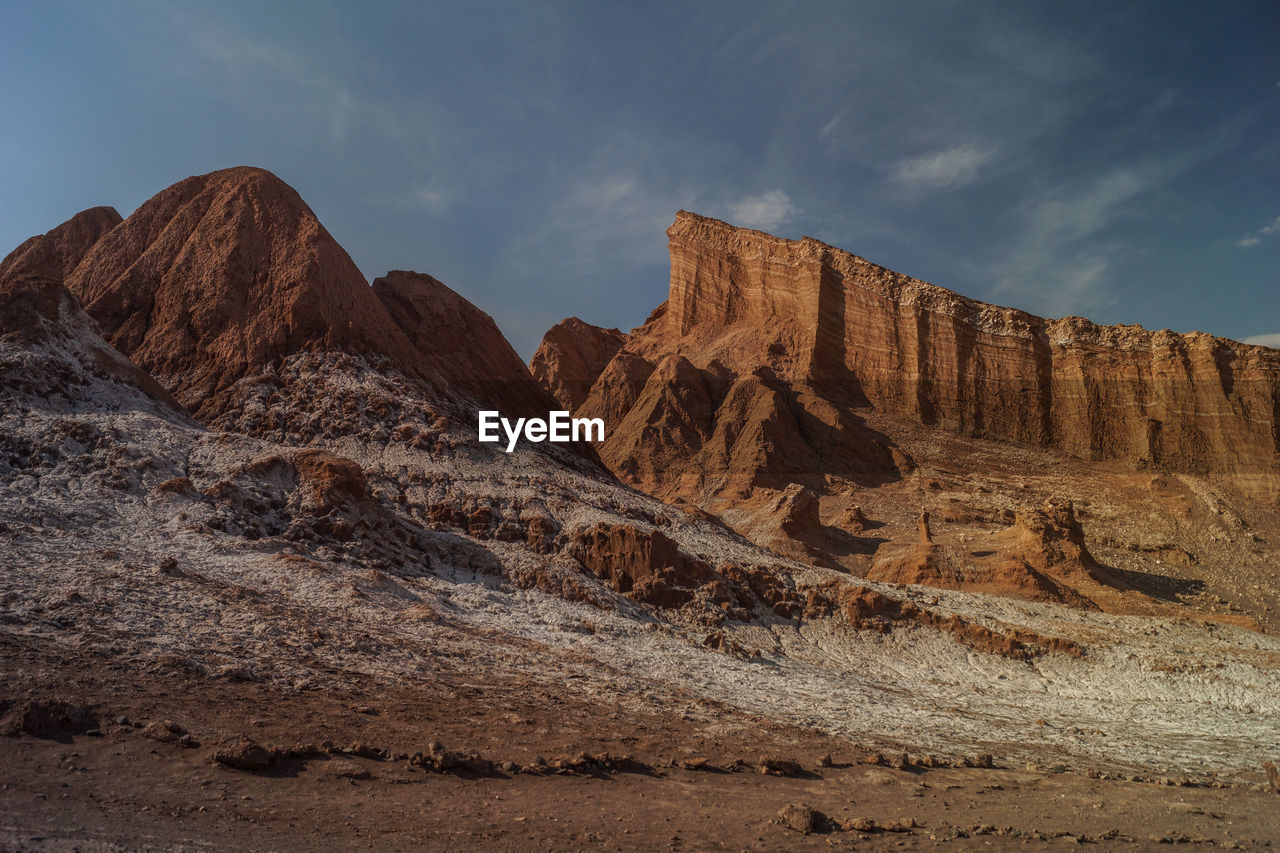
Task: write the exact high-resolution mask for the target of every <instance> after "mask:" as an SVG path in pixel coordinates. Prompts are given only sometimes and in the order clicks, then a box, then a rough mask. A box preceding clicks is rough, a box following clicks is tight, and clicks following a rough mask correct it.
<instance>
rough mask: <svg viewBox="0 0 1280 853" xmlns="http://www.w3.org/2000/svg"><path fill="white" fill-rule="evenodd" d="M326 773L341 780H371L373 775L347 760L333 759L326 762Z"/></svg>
mask: <svg viewBox="0 0 1280 853" xmlns="http://www.w3.org/2000/svg"><path fill="white" fill-rule="evenodd" d="M325 771H326V772H328V773H329V775H331V776H337V777H339V778H341V779H370V778H372V777H373V774H372V773H370V772H369V771H368V769H367V768H364V767H361V766H360V765H359V764H357V763H356V762H354V761H351V760H350V759H347V758H331V759H329V760H328V761H327V762H325Z"/></svg>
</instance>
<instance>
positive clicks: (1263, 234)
mask: <svg viewBox="0 0 1280 853" xmlns="http://www.w3.org/2000/svg"><path fill="white" fill-rule="evenodd" d="M1276 234H1280V216H1277V217H1276V218H1275V219H1273V220H1271V221H1270V222H1268V223H1267V224H1266V225H1264V226H1262V227H1261V228H1259V229H1258V230H1257V231H1254V232H1253V233H1252V234H1247V235H1245V236H1244V237H1241V238H1240V239H1239V240H1237V241H1236V245H1237V246H1239V247H1240V248H1242V249H1248V248H1249V247H1250V246H1256V245H1258V244H1259V243H1261V242H1262V241H1263V240H1265V239H1267V238H1268V237H1272V236H1274V235H1276Z"/></svg>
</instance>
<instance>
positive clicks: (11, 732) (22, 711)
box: [0, 699, 98, 738]
mask: <svg viewBox="0 0 1280 853" xmlns="http://www.w3.org/2000/svg"><path fill="white" fill-rule="evenodd" d="M96 728H98V718H97V715H96V714H94V712H93V711H92V710H90V709H89V708H88V707H86V706H84V705H80V704H77V703H75V702H66V701H63V700H60V699H49V700H33V701H29V702H23V703H21V704H19V705H17V706H15V707H13V708H10V709H9V710H8V711H7V712H5V714H4V716H3V717H0V734H4V735H6V736H8V737H17V736H18V735H33V736H35V737H44V738H49V737H58V736H59V735H77V734H85V733H87V732H88V731H90V730H92V729H96Z"/></svg>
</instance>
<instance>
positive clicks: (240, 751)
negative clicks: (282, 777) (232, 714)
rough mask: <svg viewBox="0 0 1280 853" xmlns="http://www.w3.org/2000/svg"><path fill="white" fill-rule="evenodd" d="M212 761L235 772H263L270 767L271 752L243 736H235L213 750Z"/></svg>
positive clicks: (224, 740)
mask: <svg viewBox="0 0 1280 853" xmlns="http://www.w3.org/2000/svg"><path fill="white" fill-rule="evenodd" d="M213 760H214V761H217V762H218V763H219V764H225V765H227V766H228V767H234V768H236V769H237V770H265V769H267V768H268V767H269V766H271V752H270V751H269V750H267V748H266V747H264V746H261V745H259V744H258V743H256V742H254V741H253V740H251V739H249V738H247V737H245V736H244V735H236V736H234V737H229V738H225V739H223V741H222V742H221V743H219V744H218V746H217V747H215V748H214V750H213Z"/></svg>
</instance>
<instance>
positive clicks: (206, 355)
mask: <svg viewBox="0 0 1280 853" xmlns="http://www.w3.org/2000/svg"><path fill="white" fill-rule="evenodd" d="M66 284H67V287H68V289H69V290H71V292H72V293H74V294H75V295H76V296H77V298H79V300H80V301H81V303H82V304H83V305H84V307H85V310H86V311H88V313H89V314H90V315H91V316H92V317H93V318H94V319H95V320H97V321H98V324H99V325H100V326H101V327H102V331H103V334H104V336H105V337H106V338H107V340H108V342H110V343H111V344H112V345H113V346H115V347H116V348H117V349H119V350H120V351H122V352H123V353H125V354H126V355H127V356H129V357H130V358H131V359H132V360H133V361H134V362H136V363H137V364H138V365H139V366H141V367H143V368H144V369H146V370H147V371H148V372H150V373H151V374H152V375H153V376H154V377H155V378H156V379H158V380H159V381H160V383H161V384H162V385H164V386H165V387H166V388H168V389H170V390H171V391H172V392H173V393H174V395H175V396H176V397H177V398H178V399H179V400H180V401H181V402H182V403H183V404H184V405H186V406H187V407H188V408H189V409H190V410H191V411H192V412H193V413H195V414H196V415H197V417H199V418H201V419H202V420H206V421H210V420H214V419H216V418H217V416H219V415H221V414H223V413H224V412H223V409H224V407H226V406H228V405H231V403H232V401H233V399H234V398H233V395H232V394H231V393H230V389H231V388H232V386H233V385H234V384H235V383H236V382H237V381H239V380H240V379H242V378H245V377H247V376H254V375H257V374H258V373H260V372H261V371H262V368H264V367H265V366H267V365H269V364H271V363H273V362H274V361H275V360H277V359H279V358H280V357H283V356H286V355H289V354H292V353H296V352H300V351H303V350H306V349H321V350H329V349H341V350H344V351H348V352H352V353H355V354H365V355H371V356H381V357H384V358H389V359H391V360H392V362H394V363H395V364H396V365H398V366H401V367H402V368H403V369H405V370H409V371H414V370H416V369H417V363H418V362H419V361H420V360H421V359H420V357H419V356H418V355H417V354H416V351H415V349H414V347H413V346H412V345H411V344H410V343H409V341H408V339H407V338H406V337H405V335H404V332H403V331H402V330H401V329H400V327H399V326H397V325H396V324H395V322H393V321H392V319H391V317H390V316H389V315H388V314H387V312H386V309H385V308H383V307H382V304H381V303H380V302H379V301H378V299H377V298H376V297H375V295H374V293H373V291H372V290H371V289H370V288H369V287H368V284H367V282H366V281H365V279H364V276H363V275H362V274H361V273H360V271H359V269H357V268H356V266H355V264H354V263H353V262H352V261H351V258H350V257H348V256H347V253H346V252H344V251H343V250H342V247H341V246H339V245H338V244H337V242H335V241H334V239H333V238H332V237H331V236H329V233H328V232H327V231H326V230H325V229H324V226H322V225H321V224H320V222H319V220H317V219H316V216H315V214H314V213H313V212H312V211H311V209H310V208H309V207H307V205H306V204H305V203H304V202H303V201H302V199H301V198H299V197H298V194H297V193H296V192H294V190H293V189H292V188H290V187H289V186H288V185H286V184H285V183H284V182H283V181H281V180H280V179H279V178H277V177H276V176H274V175H272V174H271V173H270V172H267V171H265V170H263V169H253V168H248V167H239V168H234V169H224V170H222V171H219V172H212V173H210V174H207V175H199V176H196V177H191V178H187V179H186V180H183V181H180V182H178V183H176V184H174V185H173V186H171V187H169V188H168V189H166V190H164V191H163V192H161V193H160V194H158V195H156V196H154V197H153V198H151V199H150V200H148V201H146V202H145V203H143V204H142V206H141V207H139V208H138V209H137V210H136V211H134V213H133V214H132V215H131V216H129V218H128V219H126V220H124V221H123V222H121V223H120V224H119V225H117V226H116V227H115V228H113V229H112V230H111V231H109V232H108V233H107V234H106V235H105V236H104V237H103V238H102V239H100V240H98V241H97V243H96V244H94V246H93V248H92V249H91V250H90V251H89V252H88V253H87V254H86V255H85V257H84V258H83V260H82V261H81V262H80V263H79V264H78V265H77V266H76V268H75V270H74V271H73V272H72V273H71V274H70V275H68V277H67V282H66Z"/></svg>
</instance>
